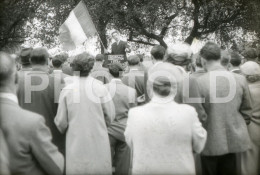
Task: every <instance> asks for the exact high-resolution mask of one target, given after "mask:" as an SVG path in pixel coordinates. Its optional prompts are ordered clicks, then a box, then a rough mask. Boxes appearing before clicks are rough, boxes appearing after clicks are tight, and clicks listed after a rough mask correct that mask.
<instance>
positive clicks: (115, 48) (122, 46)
mask: <svg viewBox="0 0 260 175" xmlns="http://www.w3.org/2000/svg"><path fill="white" fill-rule="evenodd" d="M112 37H113V38H114V40H115V42H114V43H113V44H112V48H111V51H112V52H111V54H112V55H124V56H126V53H127V52H131V50H130V47H129V45H127V42H125V41H122V40H121V39H120V34H119V32H118V31H114V32H113V33H112Z"/></svg>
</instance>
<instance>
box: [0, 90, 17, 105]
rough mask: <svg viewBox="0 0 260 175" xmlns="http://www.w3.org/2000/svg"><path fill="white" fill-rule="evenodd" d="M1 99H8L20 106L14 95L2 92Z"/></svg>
mask: <svg viewBox="0 0 260 175" xmlns="http://www.w3.org/2000/svg"><path fill="white" fill-rule="evenodd" d="M0 98H7V99H9V100H11V101H13V102H15V103H17V104H18V99H17V96H16V95H14V94H12V93H6V92H0Z"/></svg>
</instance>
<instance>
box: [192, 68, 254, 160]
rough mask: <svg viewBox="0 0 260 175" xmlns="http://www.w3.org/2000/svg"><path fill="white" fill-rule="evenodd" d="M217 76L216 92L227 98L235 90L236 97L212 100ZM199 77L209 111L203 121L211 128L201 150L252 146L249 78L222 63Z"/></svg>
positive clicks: (211, 152)
mask: <svg viewBox="0 0 260 175" xmlns="http://www.w3.org/2000/svg"><path fill="white" fill-rule="evenodd" d="M223 75H224V76H225V77H223ZM214 76H217V78H216V86H214V87H215V89H216V96H217V97H219V98H220V97H221V98H224V97H227V96H228V95H229V93H231V94H232V93H233V92H234V97H233V98H231V99H230V100H227V101H225V102H216V101H213V100H212V97H213V96H212V95H214V92H213V88H210V83H211V82H213V81H214V80H213V79H214ZM212 77H213V78H212ZM227 77H229V78H230V81H228V79H227ZM197 81H198V84H199V88H200V94H201V95H202V97H203V98H205V103H203V107H204V109H205V111H206V113H207V118H206V119H205V120H204V121H203V123H202V124H203V126H204V128H205V129H206V130H207V132H208V139H207V142H206V146H205V149H204V150H203V152H202V154H203V155H209V156H210V155H214V156H216V155H224V154H228V153H238V152H243V151H246V150H247V149H249V147H250V144H249V143H250V138H249V135H248V131H247V126H246V123H249V122H250V118H251V112H252V105H251V98H250V94H249V89H248V85H247V82H246V79H245V78H244V77H243V76H241V75H239V74H234V73H231V72H228V71H227V70H225V68H224V67H222V66H215V67H214V68H212V69H211V70H210V71H209V72H207V73H205V74H204V75H202V76H200V77H198V78H197ZM213 85H214V84H213ZM213 85H212V87H213ZM232 85H233V86H232ZM230 87H231V89H230Z"/></svg>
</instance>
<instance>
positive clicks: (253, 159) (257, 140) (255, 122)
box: [240, 61, 260, 175]
mask: <svg viewBox="0 0 260 175" xmlns="http://www.w3.org/2000/svg"><path fill="white" fill-rule="evenodd" d="M240 69H241V72H242V73H243V74H244V75H245V76H246V79H247V82H248V86H249V91H250V94H251V99H252V104H253V113H252V118H251V123H250V125H248V127H247V128H248V133H249V135H250V138H251V148H250V149H248V150H247V151H245V152H243V153H241V165H242V166H241V172H242V175H247V174H252V175H257V174H259V172H260V134H259V133H260V66H259V65H258V64H257V63H256V62H254V61H247V62H246V63H245V64H243V65H242V66H241V67H240Z"/></svg>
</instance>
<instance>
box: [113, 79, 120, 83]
mask: <svg viewBox="0 0 260 175" xmlns="http://www.w3.org/2000/svg"><path fill="white" fill-rule="evenodd" d="M111 82H115V83H116V82H122V80H121V79H119V78H113V79H112V80H111Z"/></svg>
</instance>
